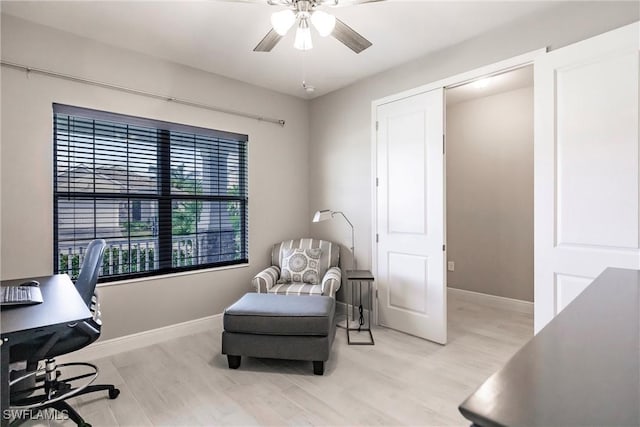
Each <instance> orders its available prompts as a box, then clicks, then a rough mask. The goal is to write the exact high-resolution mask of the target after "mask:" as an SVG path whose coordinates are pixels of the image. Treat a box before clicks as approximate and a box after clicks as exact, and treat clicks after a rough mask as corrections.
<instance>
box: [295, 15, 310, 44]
mask: <svg viewBox="0 0 640 427" xmlns="http://www.w3.org/2000/svg"><path fill="white" fill-rule="evenodd" d="M293 47H295V48H296V49H298V50H309V49H311V48H313V42H312V41H311V28H309V21H308V18H300V23H299V24H298V29H297V30H296V40H295V41H294V42H293Z"/></svg>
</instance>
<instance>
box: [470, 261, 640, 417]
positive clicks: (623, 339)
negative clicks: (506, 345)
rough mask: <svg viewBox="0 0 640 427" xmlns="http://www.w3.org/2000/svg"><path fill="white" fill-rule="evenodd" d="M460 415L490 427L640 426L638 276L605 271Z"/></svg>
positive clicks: (482, 388) (472, 398) (639, 273)
mask: <svg viewBox="0 0 640 427" xmlns="http://www.w3.org/2000/svg"><path fill="white" fill-rule="evenodd" d="M459 409H460V412H461V413H462V415H464V416H465V417H466V418H468V419H469V420H471V421H473V422H474V423H476V424H478V425H479V426H485V427H489V426H531V427H535V426H544V427H550V426H587V425H590V426H638V425H640V271H636V270H624V269H618V268H608V269H606V270H605V272H604V273H602V274H601V275H600V276H598V278H596V280H594V281H593V283H592V284H591V285H589V286H588V287H587V289H585V290H584V292H583V293H582V294H580V295H579V296H578V297H577V298H576V299H575V300H574V301H573V302H572V303H571V304H569V305H568V306H567V307H566V308H565V309H564V310H563V311H562V312H561V313H560V314H558V316H556V317H555V318H554V319H553V320H552V321H551V322H550V323H549V324H548V325H547V326H546V327H544V328H543V329H542V331H540V332H539V333H538V335H536V336H535V337H534V338H533V339H531V341H529V342H528V343H527V344H526V345H525V346H524V347H523V348H522V349H521V350H520V351H519V352H518V353H516V355H515V356H514V357H513V358H512V359H511V360H510V361H509V362H508V363H507V364H506V365H505V366H504V367H503V368H502V369H501V370H500V371H498V372H497V373H496V374H494V375H493V376H491V377H490V378H489V379H488V380H487V381H486V382H485V383H484V384H482V385H481V386H480V387H479V388H478V390H477V391H476V392H475V393H473V394H472V395H471V396H469V398H467V400H465V401H464V402H463V403H462V404H461V405H460V408H459Z"/></svg>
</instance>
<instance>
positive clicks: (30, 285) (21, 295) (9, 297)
mask: <svg viewBox="0 0 640 427" xmlns="http://www.w3.org/2000/svg"><path fill="white" fill-rule="evenodd" d="M42 302H43V299H42V292H41V291H40V282H38V281H37V280H29V281H27V282H23V283H20V284H19V285H11V286H2V287H1V288H0V306H2V307H12V306H22V305H31V304H41V303H42Z"/></svg>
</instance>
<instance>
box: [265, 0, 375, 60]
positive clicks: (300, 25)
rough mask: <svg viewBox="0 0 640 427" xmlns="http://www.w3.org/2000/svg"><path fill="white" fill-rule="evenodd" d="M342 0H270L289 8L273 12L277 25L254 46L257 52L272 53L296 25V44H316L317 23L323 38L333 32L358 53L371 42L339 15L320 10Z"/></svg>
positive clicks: (356, 0) (358, 1)
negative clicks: (312, 34)
mask: <svg viewBox="0 0 640 427" xmlns="http://www.w3.org/2000/svg"><path fill="white" fill-rule="evenodd" d="M339 1H340V0H267V3H268V4H270V5H272V6H286V7H287V8H286V9H284V10H281V11H278V12H275V13H273V14H272V15H271V26H272V27H273V28H272V29H271V30H270V31H269V32H268V33H267V35H266V36H264V38H263V39H262V41H260V43H258V45H257V46H256V47H255V48H254V49H253V50H254V52H270V51H271V49H273V48H274V47H275V46H276V45H277V44H278V42H279V41H280V40H281V39H282V38H283V37H284V36H285V35H286V34H287V32H289V30H290V29H291V27H293V26H294V24H295V26H296V38H295V42H294V44H293V46H294V47H295V48H296V49H300V50H309V49H311V48H312V47H313V41H312V39H311V27H312V26H313V27H314V28H315V29H316V30H317V32H318V34H320V36H322V37H327V36H329V35H331V36H333V37H334V38H335V39H337V40H338V41H340V42H341V43H342V44H344V45H345V46H347V47H348V48H349V49H351V50H352V51H354V52H355V53H360V52H362V51H363V50H365V49H367V48H368V47H369V46H371V44H372V43H371V42H370V41H369V40H367V39H366V38H364V37H363V36H362V35H360V34H359V33H358V32H357V31H355V30H354V29H353V28H351V27H350V26H348V25H347V24H345V23H344V22H342V21H341V20H339V19H338V18H336V17H335V16H333V15H331V14H329V13H327V12H324V11H322V10H318V9H317V8H318V7H320V6H338V5H340V4H339ZM378 1H383V0H351V1H348V2H346V4H349V5H352V4H361V3H373V2H378Z"/></svg>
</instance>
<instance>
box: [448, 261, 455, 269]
mask: <svg viewBox="0 0 640 427" xmlns="http://www.w3.org/2000/svg"><path fill="white" fill-rule="evenodd" d="M455 269H456V263H455V262H453V261H449V262H448V263H447V270H449V271H454V270H455Z"/></svg>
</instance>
